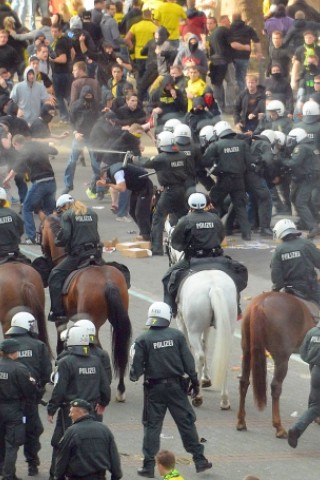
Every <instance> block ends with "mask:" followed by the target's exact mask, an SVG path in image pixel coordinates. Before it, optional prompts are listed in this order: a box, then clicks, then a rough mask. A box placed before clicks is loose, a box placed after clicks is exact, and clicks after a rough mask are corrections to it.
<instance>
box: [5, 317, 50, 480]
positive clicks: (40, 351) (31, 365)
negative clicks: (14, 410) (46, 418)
mask: <svg viewBox="0 0 320 480" xmlns="http://www.w3.org/2000/svg"><path fill="white" fill-rule="evenodd" d="M36 334H37V322H36V319H35V317H34V316H33V315H32V314H31V313H29V312H18V313H16V314H15V315H14V316H13V317H12V320H11V328H9V330H8V331H7V332H6V333H5V335H7V336H10V337H13V338H14V339H15V340H16V341H17V342H18V343H19V349H18V359H19V362H20V363H23V364H24V365H25V366H26V367H27V368H28V370H29V372H30V374H31V376H32V378H34V380H35V383H36V386H37V389H38V391H37V395H35V396H33V397H29V398H28V400H27V401H26V404H25V410H24V416H25V417H26V442H25V444H24V456H25V458H26V461H27V462H28V475H29V476H34V475H37V474H38V466H39V465H40V459H39V456H38V452H39V451H40V448H41V445H40V441H39V438H40V435H41V434H42V433H43V425H42V422H41V419H40V417H39V411H38V403H39V401H40V400H41V398H42V396H43V393H44V391H45V386H46V384H47V383H48V382H49V381H50V375H51V371H52V368H51V359H50V354H49V351H48V348H47V346H46V345H45V344H44V343H43V342H41V340H38V339H37V338H35V337H34V335H36Z"/></svg>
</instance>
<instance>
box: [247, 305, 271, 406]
mask: <svg viewBox="0 0 320 480" xmlns="http://www.w3.org/2000/svg"><path fill="white" fill-rule="evenodd" d="M249 315H250V352H251V371H252V386H253V395H254V400H255V403H256V405H257V407H258V409H259V410H263V409H264V408H265V406H266V404H267V361H266V342H265V338H266V337H265V322H266V320H267V319H266V315H265V312H264V310H263V306H261V305H257V304H253V305H252V306H251V307H250V311H249Z"/></svg>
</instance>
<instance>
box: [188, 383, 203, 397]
mask: <svg viewBox="0 0 320 480" xmlns="http://www.w3.org/2000/svg"><path fill="white" fill-rule="evenodd" d="M188 393H189V395H191V398H195V397H197V396H198V395H199V393H200V385H199V382H198V381H197V382H193V383H191V385H190V387H189V391H188Z"/></svg>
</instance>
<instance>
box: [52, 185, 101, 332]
mask: <svg viewBox="0 0 320 480" xmlns="http://www.w3.org/2000/svg"><path fill="white" fill-rule="evenodd" d="M56 208H57V210H58V213H60V214H61V217H60V224H59V223H57V222H52V223H51V229H52V230H53V232H54V234H55V237H56V239H55V243H56V245H57V246H62V247H65V249H66V252H67V256H66V258H64V259H63V260H62V262H60V263H59V264H58V265H57V266H56V267H54V269H53V270H52V272H51V274H50V277H49V282H48V283H49V291H50V297H51V311H50V313H49V317H48V319H49V320H50V321H55V322H56V321H58V322H60V323H62V322H64V321H65V320H66V319H65V312H64V307H63V300H62V293H61V292H62V287H63V284H64V281H65V280H66V278H67V276H68V275H69V274H70V273H71V272H73V271H74V270H76V269H77V268H78V267H79V266H80V265H82V264H86V262H88V263H89V261H90V260H92V261H93V262H95V263H97V264H100V265H101V264H102V263H103V260H102V245H101V243H100V237H99V233H98V216H97V214H96V213H95V211H94V210H92V209H90V208H87V207H86V206H85V205H84V204H83V203H81V202H79V201H78V200H74V198H73V197H72V196H71V195H69V194H64V195H61V196H60V197H59V198H58V200H57V202H56Z"/></svg>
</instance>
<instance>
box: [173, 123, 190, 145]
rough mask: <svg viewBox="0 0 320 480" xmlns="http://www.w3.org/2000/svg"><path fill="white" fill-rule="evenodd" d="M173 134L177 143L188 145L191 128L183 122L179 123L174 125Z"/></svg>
mask: <svg viewBox="0 0 320 480" xmlns="http://www.w3.org/2000/svg"><path fill="white" fill-rule="evenodd" d="M173 136H174V140H175V142H176V143H177V144H178V145H188V144H189V143H190V139H191V129H190V127H189V126H188V125H186V124H185V123H180V124H179V125H177V126H176V127H174V130H173Z"/></svg>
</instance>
